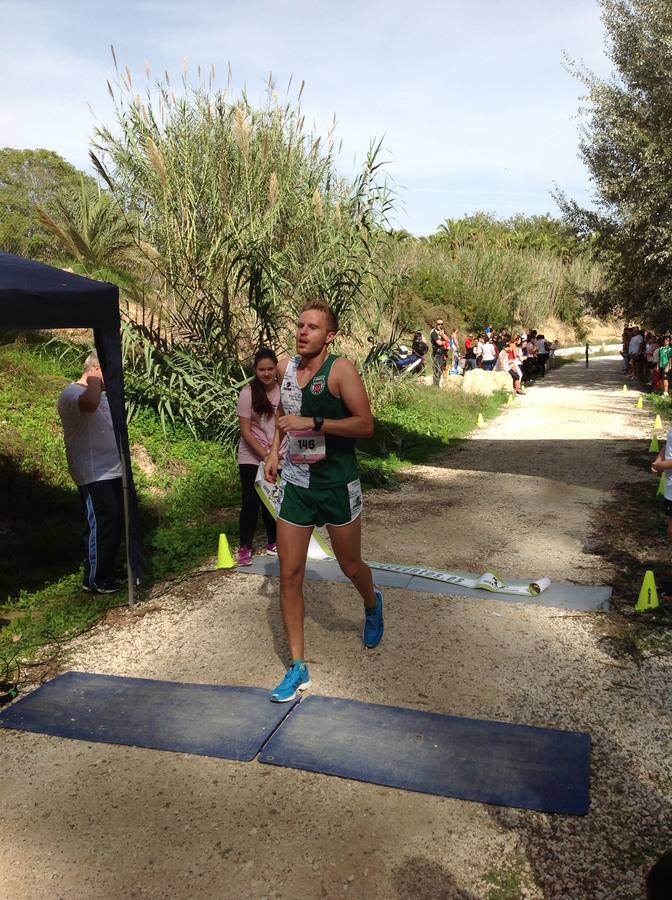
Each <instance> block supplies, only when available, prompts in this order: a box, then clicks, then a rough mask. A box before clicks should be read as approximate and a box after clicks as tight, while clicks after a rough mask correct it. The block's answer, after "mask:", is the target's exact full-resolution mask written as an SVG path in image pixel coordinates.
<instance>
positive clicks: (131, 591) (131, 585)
mask: <svg viewBox="0 0 672 900" xmlns="http://www.w3.org/2000/svg"><path fill="white" fill-rule="evenodd" d="M119 457H120V459H121V486H122V490H123V495H124V537H125V538H126V569H127V571H128V605H129V606H135V604H136V603H137V600H136V597H135V576H134V574H133V568H132V566H131V551H130V538H129V524H128V520H129V516H128V471H127V467H126V454H125V453H124V452H123V451H122V452H121V453H120V454H119Z"/></svg>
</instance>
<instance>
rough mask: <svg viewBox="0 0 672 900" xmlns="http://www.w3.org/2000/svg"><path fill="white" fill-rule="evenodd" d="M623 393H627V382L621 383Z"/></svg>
mask: <svg viewBox="0 0 672 900" xmlns="http://www.w3.org/2000/svg"><path fill="white" fill-rule="evenodd" d="M623 393H624V394H627V393H628V386H627V384H624V385H623Z"/></svg>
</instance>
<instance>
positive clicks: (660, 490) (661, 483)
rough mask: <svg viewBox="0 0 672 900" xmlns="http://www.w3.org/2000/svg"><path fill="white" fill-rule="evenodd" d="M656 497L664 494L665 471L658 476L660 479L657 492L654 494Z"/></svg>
mask: <svg viewBox="0 0 672 900" xmlns="http://www.w3.org/2000/svg"><path fill="white" fill-rule="evenodd" d="M656 496H657V497H664V496H665V472H663V473H662V474H661V476H660V480H659V481H658V492H657V494H656Z"/></svg>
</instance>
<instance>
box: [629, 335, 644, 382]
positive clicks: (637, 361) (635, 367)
mask: <svg viewBox="0 0 672 900" xmlns="http://www.w3.org/2000/svg"><path fill="white" fill-rule="evenodd" d="M643 357H644V332H643V331H641V330H640V329H635V331H634V333H633V335H632V337H631V338H630V343H629V344H628V361H629V367H628V378H641V376H642V359H643Z"/></svg>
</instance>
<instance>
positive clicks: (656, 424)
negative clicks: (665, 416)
mask: <svg viewBox="0 0 672 900" xmlns="http://www.w3.org/2000/svg"><path fill="white" fill-rule="evenodd" d="M653 427H654V428H662V427H663V423H662V422H661V421H660V416H656V421H655V422H654V423H653Z"/></svg>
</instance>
